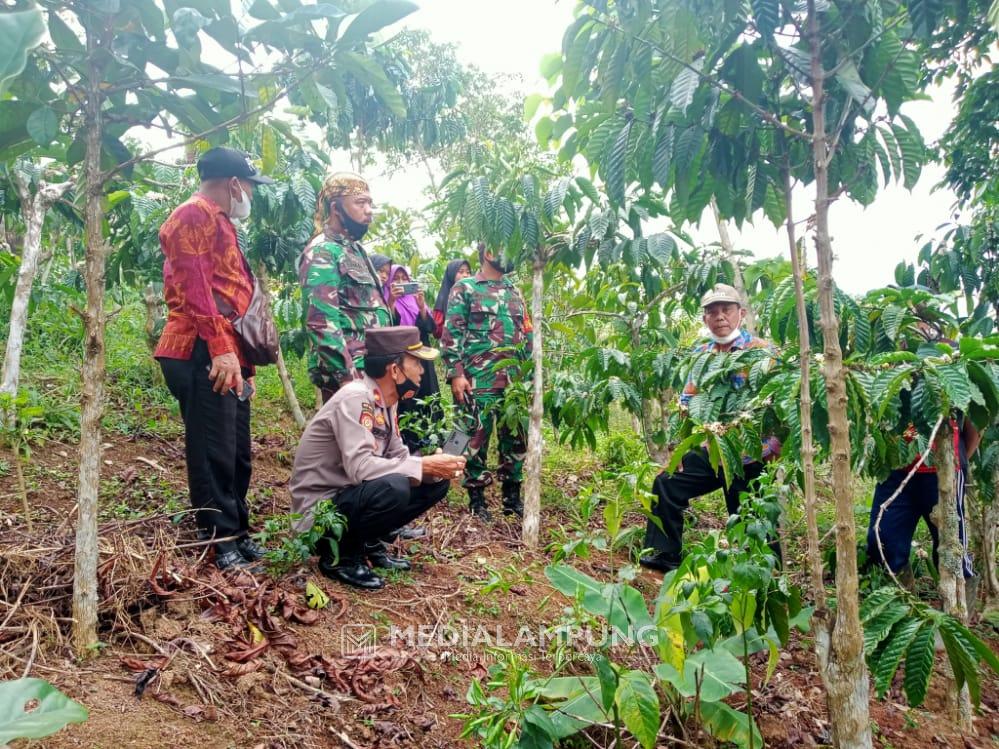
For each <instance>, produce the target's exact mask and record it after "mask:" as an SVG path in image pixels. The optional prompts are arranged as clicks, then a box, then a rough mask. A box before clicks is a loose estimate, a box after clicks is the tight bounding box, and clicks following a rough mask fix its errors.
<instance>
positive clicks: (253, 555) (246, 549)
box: [236, 536, 267, 562]
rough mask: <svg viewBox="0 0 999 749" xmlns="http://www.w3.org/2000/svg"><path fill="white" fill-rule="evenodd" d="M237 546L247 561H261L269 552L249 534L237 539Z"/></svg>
mask: <svg viewBox="0 0 999 749" xmlns="http://www.w3.org/2000/svg"><path fill="white" fill-rule="evenodd" d="M236 548H237V549H238V550H239V553H240V554H242V555H243V559H245V560H246V561H247V562H259V561H260V560H261V559H263V558H264V556H265V555H266V554H267V549H265V548H264V547H263V546H261V545H260V544H258V543H257V542H256V541H254V540H253V539H252V538H250V537H249V536H243V537H242V538H241V539H239V540H237V541H236Z"/></svg>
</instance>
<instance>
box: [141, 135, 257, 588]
mask: <svg viewBox="0 0 999 749" xmlns="http://www.w3.org/2000/svg"><path fill="white" fill-rule="evenodd" d="M198 176H199V177H200V178H201V185H200V186H199V188H198V191H197V192H196V193H194V195H192V196H191V197H190V198H189V199H188V200H187V201H186V202H184V203H183V204H181V205H180V206H178V207H177V208H176V209H175V210H174V212H173V213H171V214H170V217H169V218H168V219H167V220H166V222H165V223H164V224H163V226H162V227H160V247H161V248H162V249H163V255H164V257H165V260H164V262H163V291H164V294H165V296H166V304H167V309H168V316H167V322H166V327H165V328H164V330H163V334H162V335H161V336H160V340H159V344H158V345H157V347H156V352H155V354H154V356H155V357H156V359H157V360H158V361H159V363H160V367H161V368H162V369H163V376H164V378H165V379H166V383H167V387H169V388H170V392H171V393H173V395H174V397H175V398H176V399H177V401H178V402H179V403H180V413H181V416H182V417H183V419H184V429H185V436H184V444H185V456H186V459H187V485H188V491H189V492H190V495H191V505H192V506H193V507H194V508H195V509H196V510H197V514H196V518H197V522H198V527H199V529H200V531H201V535H202V536H203V537H204V538H216V539H225V540H219V541H216V543H215V564H216V565H218V567H219V569H226V568H228V567H245V566H249V565H250V564H252V563H254V562H256V561H258V560H259V559H260V558H261V557H262V556H263V549H261V548H260V547H259V546H258V545H257V544H256V543H254V541H253V540H252V539H251V538H250V537H249V535H248V533H249V520H250V518H249V511H248V509H247V506H246V491H247V489H248V488H249V486H250V471H251V466H250V401H249V396H250V394H251V393H252V392H253V387H252V375H253V370H252V367H251V366H250V365H249V364H248V362H247V361H246V357H245V356H244V354H243V351H242V345H241V342H240V339H239V336H238V335H237V334H236V332H235V330H234V329H233V326H232V322H231V319H232V317H234V316H238V315H242V314H243V313H245V312H246V309H247V306H248V305H249V303H250V297H251V296H252V295H253V283H254V282H253V275H252V274H251V273H250V269H249V266H248V265H247V263H246V258H244V257H243V253H242V252H241V251H240V249H239V243H238V242H237V239H236V230H235V228H234V227H233V225H232V220H233V219H237V220H238V219H245V218H246V217H247V216H249V215H250V200H251V197H252V195H253V188H254V186H255V185H265V184H270V183H272V182H273V180H272V179H270V178H269V177H264V176H263V175H261V174H259V173H258V172H257V169H256V168H255V167H254V166H253V164H252V163H251V162H250V160H249V158H248V157H247V155H246V154H244V153H242V152H240V151H236V150H233V149H231V148H213V149H211V150H210V151H207V152H205V154H204V155H202V157H201V158H200V159H199V160H198ZM220 309H225V310H231V312H230V313H229V314H228V315H224V314H222V313H221V312H220V311H219V310H220Z"/></svg>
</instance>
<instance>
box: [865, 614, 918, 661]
mask: <svg viewBox="0 0 999 749" xmlns="http://www.w3.org/2000/svg"><path fill="white" fill-rule="evenodd" d="M908 615H909V606H908V605H907V604H905V603H903V602H902V601H896V602H895V603H892V604H891V605H889V606H887V607H885V608H884V609H882V610H881V611H880V612H878V614H877V615H876V616H874V617H873V618H871V619H870V620H868V621H865V622H864V651H865V652H868V653H873V652H874V649H875V648H876V647H877V646H878V645H879V644H881V641H882V640H884V639H885V637H887V635H888V633H889V632H890V631H891V628H892V627H894V626H895V623H896V622H898V621H900V620H901V619H902V618H903V617H905V616H908Z"/></svg>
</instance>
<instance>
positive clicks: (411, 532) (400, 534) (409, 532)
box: [388, 525, 427, 541]
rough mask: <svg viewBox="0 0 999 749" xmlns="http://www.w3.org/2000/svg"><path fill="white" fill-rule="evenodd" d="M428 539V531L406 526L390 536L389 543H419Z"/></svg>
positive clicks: (418, 527) (414, 526)
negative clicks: (422, 539)
mask: <svg viewBox="0 0 999 749" xmlns="http://www.w3.org/2000/svg"><path fill="white" fill-rule="evenodd" d="M426 537H427V529H426V528H423V527H420V526H416V525H404V526H402V528H399V529H397V530H394V531H392V532H391V533H389V534H388V540H389V541H396V540H402V541H418V540H420V539H421V538H426Z"/></svg>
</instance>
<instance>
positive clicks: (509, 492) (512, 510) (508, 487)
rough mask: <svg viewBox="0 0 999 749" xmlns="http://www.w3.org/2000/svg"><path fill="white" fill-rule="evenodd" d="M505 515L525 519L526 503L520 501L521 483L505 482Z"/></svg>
mask: <svg viewBox="0 0 999 749" xmlns="http://www.w3.org/2000/svg"><path fill="white" fill-rule="evenodd" d="M503 514H504V515H516V516H517V517H518V518H522V517H524V503H523V502H522V501H521V500H520V482H519V481H509V480H507V481H504V482H503Z"/></svg>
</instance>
